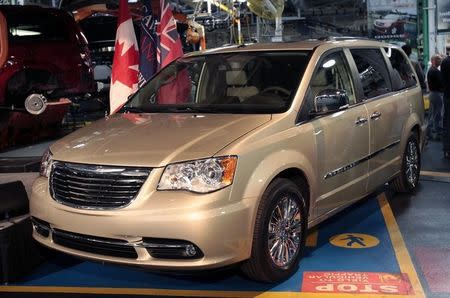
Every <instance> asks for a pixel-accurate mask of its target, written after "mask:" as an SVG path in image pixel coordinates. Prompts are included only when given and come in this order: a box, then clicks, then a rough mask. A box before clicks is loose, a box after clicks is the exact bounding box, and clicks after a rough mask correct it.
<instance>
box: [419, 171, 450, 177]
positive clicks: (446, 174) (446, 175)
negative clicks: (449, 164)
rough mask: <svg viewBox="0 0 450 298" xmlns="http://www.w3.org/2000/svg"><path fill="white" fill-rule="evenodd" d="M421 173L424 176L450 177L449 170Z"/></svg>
mask: <svg viewBox="0 0 450 298" xmlns="http://www.w3.org/2000/svg"><path fill="white" fill-rule="evenodd" d="M420 175H422V176H430V177H446V178H450V173H448V172H432V171H420Z"/></svg>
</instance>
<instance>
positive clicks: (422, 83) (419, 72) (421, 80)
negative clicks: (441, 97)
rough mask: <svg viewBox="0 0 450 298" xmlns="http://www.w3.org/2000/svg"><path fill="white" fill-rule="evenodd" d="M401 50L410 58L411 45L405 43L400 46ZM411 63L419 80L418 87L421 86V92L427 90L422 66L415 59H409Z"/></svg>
mask: <svg viewBox="0 0 450 298" xmlns="http://www.w3.org/2000/svg"><path fill="white" fill-rule="evenodd" d="M402 49H403V51H404V52H405V54H406V55H407V56H408V58H411V47H410V46H409V45H407V44H405V45H403V46H402ZM410 61H411V64H412V65H413V67H414V70H415V71H416V74H417V79H418V80H419V83H420V87H421V88H422V92H426V91H427V84H425V76H424V74H423V70H422V67H421V66H420V64H419V63H418V62H416V61H413V60H411V59H410Z"/></svg>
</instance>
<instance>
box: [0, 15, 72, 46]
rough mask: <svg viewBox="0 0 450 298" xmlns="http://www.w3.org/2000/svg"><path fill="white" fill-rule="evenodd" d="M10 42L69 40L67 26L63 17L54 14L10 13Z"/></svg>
mask: <svg viewBox="0 0 450 298" xmlns="http://www.w3.org/2000/svg"><path fill="white" fill-rule="evenodd" d="M6 19H7V22H8V33H9V40H10V41H11V42H15V41H22V40H26V41H28V40H31V41H42V40H57V41H61V40H68V37H69V34H68V30H67V24H66V22H65V21H64V19H63V18H62V17H61V16H58V15H55V14H52V13H42V14H40V13H39V14H19V13H16V12H8V13H7V15H6Z"/></svg>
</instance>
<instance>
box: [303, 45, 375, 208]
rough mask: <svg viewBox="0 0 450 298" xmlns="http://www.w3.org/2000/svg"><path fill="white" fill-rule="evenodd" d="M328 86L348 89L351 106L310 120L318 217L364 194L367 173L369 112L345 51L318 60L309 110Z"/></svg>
mask: <svg viewBox="0 0 450 298" xmlns="http://www.w3.org/2000/svg"><path fill="white" fill-rule="evenodd" d="M327 89H339V90H345V92H346V93H347V95H348V98H349V107H348V108H347V109H343V110H341V111H338V112H336V113H333V114H329V115H326V116H322V117H317V118H315V119H313V120H312V121H311V122H310V124H311V125H312V127H313V133H314V138H315V145H316V158H317V160H316V165H317V173H318V175H319V177H317V181H318V184H319V193H318V198H317V215H318V216H321V215H324V214H326V213H328V212H330V211H333V210H335V209H336V208H339V207H341V206H343V205H345V204H347V203H349V202H351V201H352V200H355V199H357V198H360V197H361V196H363V195H364V194H365V192H366V184H367V175H368V162H367V159H366V158H367V155H368V154H369V125H368V113H367V110H366V107H365V105H364V104H362V103H359V102H357V100H356V95H355V88H354V82H353V80H352V76H351V72H350V68H349V65H348V62H347V59H346V56H345V55H344V53H343V52H342V51H338V52H333V53H330V54H328V55H326V56H325V57H324V58H323V59H322V60H321V61H320V62H319V66H318V67H317V69H316V70H315V73H314V75H313V77H312V79H311V83H310V87H309V90H308V93H307V97H306V100H307V106H308V109H309V110H312V109H313V102H314V97H315V96H316V95H317V94H318V93H319V92H321V91H323V90H327Z"/></svg>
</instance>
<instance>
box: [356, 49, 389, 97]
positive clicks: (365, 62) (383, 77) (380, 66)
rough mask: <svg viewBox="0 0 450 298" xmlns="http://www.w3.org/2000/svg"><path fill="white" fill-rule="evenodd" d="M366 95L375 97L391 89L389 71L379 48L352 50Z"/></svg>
mask: <svg viewBox="0 0 450 298" xmlns="http://www.w3.org/2000/svg"><path fill="white" fill-rule="evenodd" d="M351 53H352V56H353V59H354V60H355V63H356V67H357V68H358V73H359V78H360V80H361V83H362V87H363V92H364V96H365V97H366V98H371V97H375V96H378V95H382V94H385V93H388V92H390V91H391V87H390V78H389V72H388V69H387V68H386V63H385V62H384V57H383V54H382V53H381V51H380V50H379V49H365V50H359V49H353V50H351Z"/></svg>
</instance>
